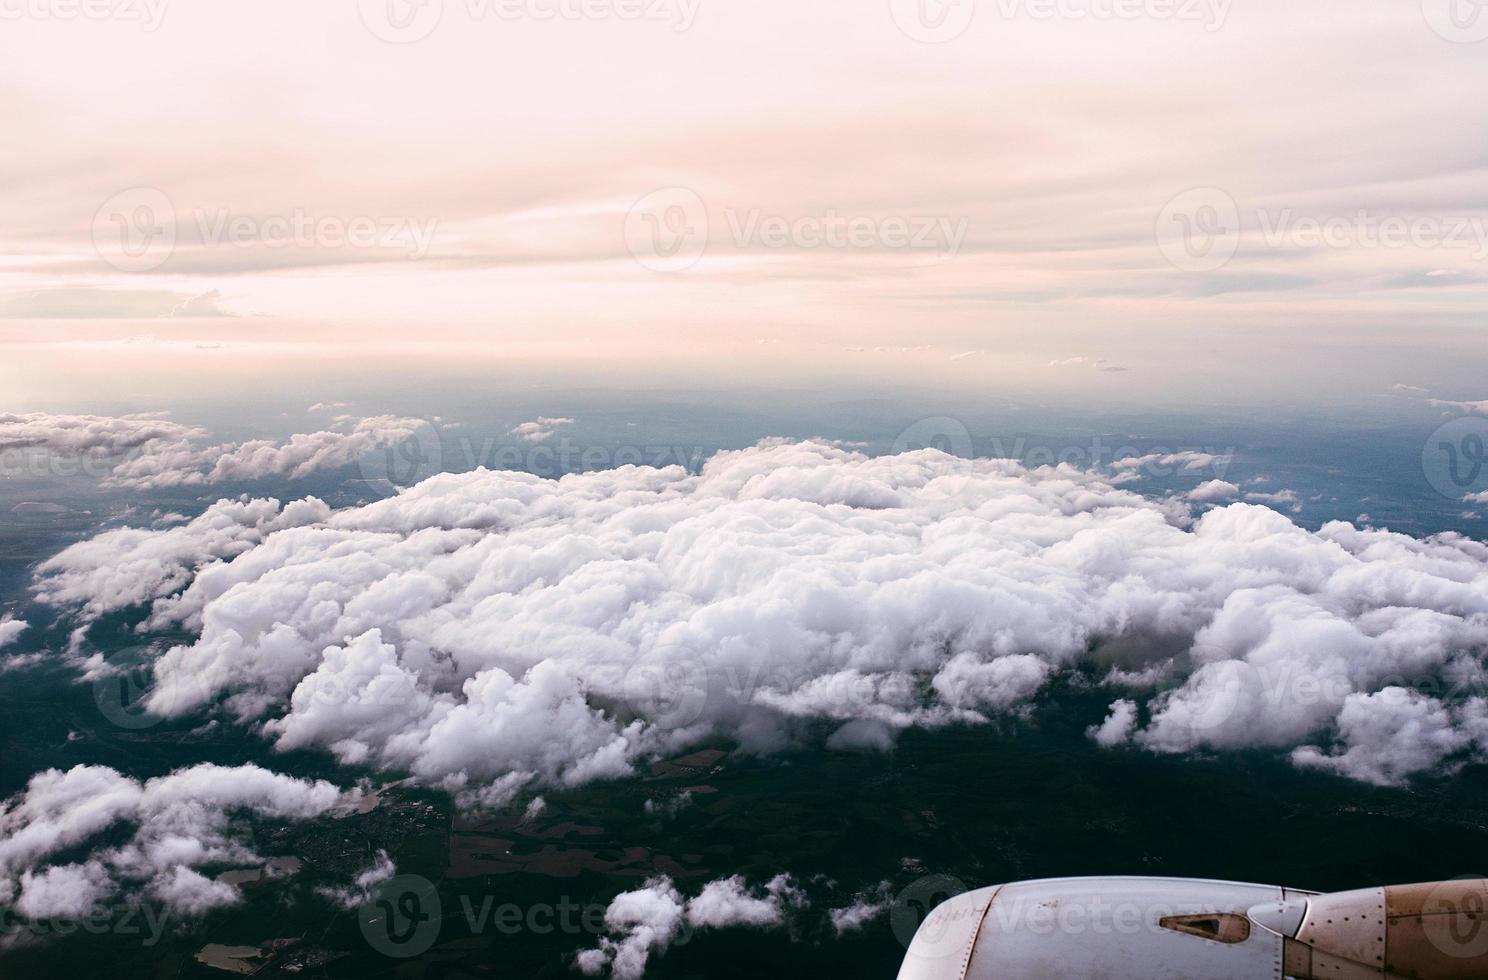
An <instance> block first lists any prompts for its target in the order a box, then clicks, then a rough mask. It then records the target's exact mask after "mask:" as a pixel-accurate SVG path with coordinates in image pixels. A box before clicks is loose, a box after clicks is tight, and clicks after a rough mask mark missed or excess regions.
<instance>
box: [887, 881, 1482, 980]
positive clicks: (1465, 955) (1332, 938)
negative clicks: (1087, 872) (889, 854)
mask: <svg viewBox="0 0 1488 980" xmlns="http://www.w3.org/2000/svg"><path fill="white" fill-rule="evenodd" d="M1051 977H1057V978H1061V980H1282V978H1284V977H1292V978H1296V980H1323V978H1330V980H1362V978H1375V980H1378V978H1395V980H1469V978H1477V980H1484V978H1488V880H1483V879H1472V880H1462V881H1448V882H1435V883H1430V884H1422V885H1401V886H1390V887H1385V888H1371V889H1362V890H1359V891H1350V892H1338V893H1333V894H1327V895H1323V894H1317V893H1313V892H1307V891H1302V890H1299V889H1291V888H1283V887H1278V886H1274V885H1255V884H1246V883H1242V882H1225V881H1201V880H1194V879H1173V878H1067V879H1055V880H1048V881H1030V882H1021V883H1017V884H1009V885H998V886H995V887H992V888H983V889H978V890H976V891H971V892H966V893H965V894H962V895H958V896H956V897H954V898H952V899H950V900H948V901H946V902H943V903H942V904H941V905H939V906H937V907H936V908H935V909H934V910H933V911H931V913H930V914H929V915H928V916H927V917H926V918H925V921H924V922H922V923H921V924H920V927H919V930H918V931H917V932H916V934H915V937H914V940H913V942H912V943H911V944H910V947H909V950H908V952H907V953H906V955H905V959H904V964H903V966H902V967H901V969H900V972H899V978H900V980H1047V978H1051Z"/></svg>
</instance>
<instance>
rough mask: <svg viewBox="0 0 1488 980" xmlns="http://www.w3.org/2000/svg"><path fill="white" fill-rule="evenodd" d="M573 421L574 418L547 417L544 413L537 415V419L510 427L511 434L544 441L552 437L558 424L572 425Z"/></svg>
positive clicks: (529, 439)
mask: <svg viewBox="0 0 1488 980" xmlns="http://www.w3.org/2000/svg"><path fill="white" fill-rule="evenodd" d="M574 421H575V420H574V419H564V418H549V417H548V416H546V415H539V416H538V417H537V421H535V422H523V423H522V424H521V425H519V426H517V427H516V428H514V429H512V430H511V434H512V435H514V436H516V437H517V438H518V439H525V440H527V441H528V442H546V441H547V440H548V439H551V438H552V437H553V434H554V433H555V432H557V431H558V429H559V427H560V426H565V425H573V424H574Z"/></svg>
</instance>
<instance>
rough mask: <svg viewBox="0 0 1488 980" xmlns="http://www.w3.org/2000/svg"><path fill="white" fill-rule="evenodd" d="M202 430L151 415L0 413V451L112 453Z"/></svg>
mask: <svg viewBox="0 0 1488 980" xmlns="http://www.w3.org/2000/svg"><path fill="white" fill-rule="evenodd" d="M205 435H206V432H205V431H204V430H202V429H198V428H195V427H192V426H185V425H180V424H178V423H176V422H170V421H167V420H165V419H162V418H159V417H157V416H153V415H125V416H122V417H119V418H112V417H109V416H104V415H51V414H48V413H45V412H30V413H27V414H24V415H16V414H12V413H4V414H0V450H7V449H9V450H14V449H41V450H45V451H48V452H54V453H63V454H67V455H72V456H84V455H98V456H116V455H119V454H121V453H126V452H129V451H131V450H135V449H139V448H141V447H143V446H146V445H149V444H151V443H155V442H160V441H166V442H179V441H181V440H184V439H192V438H199V437H202V436H205Z"/></svg>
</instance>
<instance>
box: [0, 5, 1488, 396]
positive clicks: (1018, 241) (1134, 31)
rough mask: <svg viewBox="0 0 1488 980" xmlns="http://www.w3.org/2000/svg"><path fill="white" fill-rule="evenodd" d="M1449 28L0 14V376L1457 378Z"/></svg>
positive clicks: (1150, 17)
mask: <svg viewBox="0 0 1488 980" xmlns="http://www.w3.org/2000/svg"><path fill="white" fill-rule="evenodd" d="M1459 2H1460V0H1459ZM1454 9H1455V12H1456V14H1457V16H1456V18H1455V19H1454V18H1453V16H1452V14H1453V11H1454ZM1475 12H1477V13H1481V12H1480V11H1477V8H1475V7H1474V6H1472V5H1471V4H1462V5H1461V6H1459V7H1458V8H1451V7H1449V5H1448V4H1446V3H1438V2H1437V0H1424V2H1423V3H1414V2H1405V0H1393V2H1388V3H1379V4H1372V5H1368V6H1366V7H1362V8H1361V6H1360V5H1358V4H1348V3H1342V2H1320V3H1312V4H1307V5H1305V6H1303V7H1300V8H1299V7H1297V6H1296V5H1291V4H1286V3H1280V2H1271V0H1252V2H1246V3H1242V2H1238V0H1235V2H1228V3H1226V2H1223V0H1176V2H1175V0H1123V2H1120V3H1116V2H1114V0H1061V2H1059V3H1052V2H1045V0H984V2H980V3H976V4H972V3H971V2H970V0H960V2H958V3H940V2H939V0H915V2H908V0H905V2H901V0H892V2H873V3H858V2H848V0H841V2H820V3H813V4H809V5H806V4H786V3H750V4H741V3H733V2H719V0H712V2H710V0H587V2H580V0H499V2H498V0H424V2H423V3H422V4H410V3H408V2H407V0H360V2H357V0H315V2H312V3H304V2H298V0H259V2H254V3H246V2H222V3H210V4H209V3H201V2H186V0H92V2H90V3H88V4H86V5H84V4H79V3H76V2H70V0H4V3H0V17H4V18H5V19H6V21H7V23H6V24H5V28H4V31H3V32H0V124H3V126H4V128H5V131H6V133H7V137H8V138H7V144H8V145H9V147H10V148H11V152H9V153H7V154H5V155H4V156H3V157H0V177H3V179H0V209H3V214H4V215H5V220H4V221H3V222H0V345H3V347H4V348H6V356H5V357H3V358H0V363H3V365H4V366H3V367H0V383H3V384H4V385H5V386H6V388H7V389H8V390H10V391H12V392H15V393H17V395H18V396H20V397H22V398H29V399H32V400H33V401H47V400H53V401H56V400H62V401H66V400H69V399H71V400H72V401H73V402H74V403H81V401H86V400H87V399H89V398H92V397H96V396H98V394H99V393H100V392H103V391H108V390H112V389H115V388H118V387H120V386H122V385H125V384H126V382H123V381H120V380H119V379H120V377H121V376H126V377H129V378H134V379H139V378H148V379H149V380H148V385H149V387H150V389H151V390H152V391H156V392H178V391H185V390H190V389H192V388H193V387H203V386H206V387H211V386H216V385H220V384H223V383H225V382H226V383H249V382H248V381H246V380H245V379H252V378H254V377H261V376H263V375H264V374H266V373H284V372H291V373H292V372H313V371H316V370H318V369H324V370H327V371H334V370H337V369H338V367H337V366H338V365H344V364H345V363H347V362H348V360H351V361H358V362H359V363H367V362H378V363H382V364H386V363H388V359H392V360H393V361H394V362H396V361H397V359H399V358H418V359H420V362H421V363H433V364H436V365H437V364H440V363H445V364H449V365H451V366H457V365H468V364H469V363H470V362H471V359H472V358H474V359H477V360H479V361H481V362H487V361H489V362H492V363H498V364H500V365H501V366H502V367H503V369H504V370H510V371H516V372H522V371H530V372H534V373H539V372H553V371H560V372H561V371H565V370H570V371H573V372H575V373H576V374H577V375H582V376H585V377H593V378H610V379H613V378H614V377H616V376H621V375H625V376H631V377H650V376H663V375H670V376H676V375H685V376H689V377H717V378H721V379H725V380H727V381H728V382H729V383H733V384H745V385H749V384H753V385H763V384H767V383H774V382H778V381H781V380H782V379H786V380H789V381H791V382H802V381H813V380H814V381H817V382H820V383H824V384H825V383H839V384H843V385H847V386H851V385H863V384H871V383H881V382H883V381H885V380H889V379H891V380H893V381H895V382H897V383H902V384H908V385H911V386H920V387H924V388H930V389H968V390H970V389H978V390H985V389H988V388H995V389H998V390H1007V391H1024V392H1030V391H1031V392H1039V393H1043V394H1047V395H1051V396H1059V395H1061V394H1063V395H1067V396H1069V397H1071V398H1074V397H1079V398H1083V399H1087V400H1094V401H1096V402H1109V403H1124V404H1125V403H1153V404H1167V403H1187V404H1197V403H1204V402H1244V403H1252V404H1253V403H1273V402H1276V401H1279V400H1280V401H1285V400H1293V401H1295V400H1297V399H1299V398H1302V397H1326V398H1331V399H1335V400H1346V399H1349V398H1363V397H1375V396H1377V395H1378V393H1380V392H1382V391H1387V390H1389V389H1390V387H1391V386H1392V385H1394V384H1408V385H1413V386H1420V387H1425V388H1430V389H1431V390H1432V392H1433V394H1436V395H1439V396H1441V397H1447V398H1457V399H1467V398H1473V399H1477V398H1482V397H1483V394H1482V392H1481V390H1479V389H1475V388H1474V383H1475V379H1477V378H1479V377H1481V374H1482V367H1483V363H1482V362H1483V350H1484V349H1485V348H1484V345H1483V344H1482V341H1481V338H1480V337H1479V331H1480V330H1481V324H1480V310H1481V295H1482V290H1483V285H1484V281H1485V273H1484V264H1485V261H1488V209H1485V202H1484V199H1483V196H1482V190H1481V188H1482V187H1483V186H1484V183H1483V179H1482V178H1483V170H1484V168H1485V164H1488V133H1485V132H1484V130H1483V128H1482V127H1481V126H1478V125H1474V124H1472V122H1471V120H1470V119H1469V118H1467V116H1466V115H1465V114H1464V105H1470V104H1471V102H1470V100H1472V99H1475V98H1476V97H1477V96H1478V95H1479V94H1480V93H1481V92H1482V91H1483V90H1484V83H1485V81H1488V61H1485V59H1484V57H1483V53H1484V50H1485V44H1488V42H1484V41H1482V40H1481V39H1480V38H1479V37H1478V35H1480V34H1488V26H1484V25H1488V17H1484V18H1483V20H1482V23H1481V24H1480V23H1479V22H1478V21H1477V20H1476V19H1474V17H1473V14H1474V13H1475Z"/></svg>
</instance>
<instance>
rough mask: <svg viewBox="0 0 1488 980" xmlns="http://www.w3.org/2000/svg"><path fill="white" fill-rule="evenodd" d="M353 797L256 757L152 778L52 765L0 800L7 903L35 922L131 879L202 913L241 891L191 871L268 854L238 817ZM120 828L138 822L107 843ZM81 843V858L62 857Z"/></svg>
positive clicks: (1, 883)
mask: <svg viewBox="0 0 1488 980" xmlns="http://www.w3.org/2000/svg"><path fill="white" fill-rule="evenodd" d="M352 799H354V796H349V795H347V794H343V793H342V792H341V791H340V790H338V789H337V788H336V787H335V786H332V785H331V784H330V783H327V782H322V781H315V782H311V781H307V780H299V779H292V778H290V777H288V776H283V775H279V774H277V773H273V772H269V771H268V770H266V769H261V768H259V767H257V766H251V765H249V766H238V767H235V768H229V767H223V766H215V765H199V766H194V767H192V768H190V769H182V770H179V771H177V772H173V773H171V774H170V775H168V776H160V777H157V778H155V779H148V780H145V781H144V782H140V781H138V780H134V779H131V778H129V777H127V776H124V775H122V774H120V773H118V772H116V771H115V770H113V769H109V768H107V767H104V766H76V767H74V768H72V769H70V770H68V771H66V772H62V771H60V770H56V769H52V770H48V771H46V772H43V773H39V774H37V775H35V776H33V777H31V780H30V782H29V783H28V784H27V786H26V789H25V790H24V791H23V792H21V793H20V794H18V795H16V796H15V797H13V798H11V799H10V800H7V801H5V802H3V803H0V904H11V905H14V907H15V908H16V910H17V911H19V912H20V913H21V914H22V915H24V916H27V917H29V918H33V919H37V918H45V917H49V916H78V915H85V914H87V913H88V912H89V911H91V910H92V909H94V908H95V907H97V906H98V905H99V904H100V903H101V902H103V901H105V900H107V899H108V898H109V897H110V896H111V895H113V894H115V893H117V892H119V891H121V890H122V889H124V888H126V887H129V888H135V889H143V890H144V892H145V893H146V894H148V895H149V896H150V897H152V898H154V899H155V900H157V901H159V902H162V903H164V904H165V905H167V906H169V907H170V908H172V909H175V910H176V911H178V912H183V913H185V914H188V915H197V914H200V913H202V912H205V911H208V910H209V909H212V908H216V907H218V906H221V905H229V904H232V903H234V902H236V901H237V899H238V897H239V896H238V892H237V890H236V889H235V888H234V887H233V886H231V885H228V884H225V883H223V882H218V881H213V880H211V879H208V878H206V877H204V876H203V875H201V874H200V873H198V872H197V871H195V870H193V869H195V868H197V867H200V866H202V865H206V864H222V863H236V864H244V865H250V864H257V863H260V862H261V860H262V859H261V858H260V857H259V855H257V854H255V853H254V851H253V850H252V848H251V847H250V846H249V844H248V843H247V842H245V841H244V840H242V839H241V835H242V832H241V830H240V829H238V828H235V827H234V825H233V817H234V816H236V815H239V814H243V813H251V814H255V815H257V816H260V817H264V818H269V819H278V820H306V819H310V818H312V817H317V816H320V815H322V814H324V813H326V812H327V811H329V810H331V809H332V808H333V807H335V806H337V805H338V804H341V803H345V802H349V801H351V800H352ZM121 826H128V827H131V828H132V833H131V835H130V836H129V837H128V838H127V839H125V840H123V842H122V843H114V844H112V845H104V844H102V843H100V842H99V838H101V837H103V836H104V835H110V838H111V839H115V840H117V835H116V834H112V833H111V832H113V831H115V829H116V828H118V827H121ZM83 847H87V848H89V849H88V851H87V853H86V855H85V856H84V857H83V858H82V859H81V860H78V861H69V862H67V863H55V862H54V859H56V858H57V857H58V856H59V855H61V854H63V853H65V852H70V851H74V850H76V849H78V848H83Z"/></svg>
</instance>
